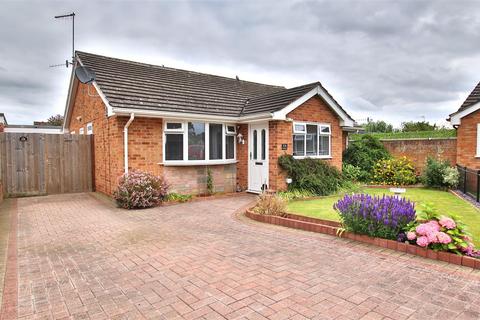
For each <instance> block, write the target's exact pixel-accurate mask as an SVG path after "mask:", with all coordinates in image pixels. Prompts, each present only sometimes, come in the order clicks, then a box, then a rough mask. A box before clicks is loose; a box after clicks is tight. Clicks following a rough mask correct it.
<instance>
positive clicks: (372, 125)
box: [365, 120, 393, 133]
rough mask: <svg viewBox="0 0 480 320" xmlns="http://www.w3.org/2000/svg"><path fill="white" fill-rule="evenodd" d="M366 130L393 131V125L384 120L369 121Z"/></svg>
mask: <svg viewBox="0 0 480 320" xmlns="http://www.w3.org/2000/svg"><path fill="white" fill-rule="evenodd" d="M365 131H366V132H383V133H386V132H393V126H392V125H391V124H389V123H386V122H385V121H383V120H379V121H369V122H368V123H367V124H366V125H365Z"/></svg>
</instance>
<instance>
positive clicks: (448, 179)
mask: <svg viewBox="0 0 480 320" xmlns="http://www.w3.org/2000/svg"><path fill="white" fill-rule="evenodd" d="M459 180H460V173H459V172H458V170H457V168H455V167H448V168H445V169H444V170H443V184H444V185H445V186H446V187H447V188H452V189H454V188H456V187H458V183H459Z"/></svg>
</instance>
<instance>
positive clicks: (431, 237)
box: [406, 208, 480, 257]
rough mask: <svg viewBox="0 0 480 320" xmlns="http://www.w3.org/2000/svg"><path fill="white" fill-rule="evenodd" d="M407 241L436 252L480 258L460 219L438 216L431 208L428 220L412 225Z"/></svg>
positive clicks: (408, 230)
mask: <svg viewBox="0 0 480 320" xmlns="http://www.w3.org/2000/svg"><path fill="white" fill-rule="evenodd" d="M406 240H407V241H408V242H409V243H411V244H417V245H419V246H420V247H424V248H430V249H433V250H436V251H449V252H453V253H456V254H464V255H468V256H472V257H480V252H479V251H478V250H476V249H475V246H474V244H473V242H472V238H471V237H470V235H469V234H468V232H467V231H466V229H465V226H464V225H463V223H462V222H461V221H460V220H459V219H457V218H452V217H447V216H442V215H438V214H437V213H436V212H435V211H434V210H432V209H430V208H428V214H427V219H426V220H423V221H416V222H414V223H411V224H410V227H409V228H408V229H407V232H406Z"/></svg>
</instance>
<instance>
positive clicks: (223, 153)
mask: <svg viewBox="0 0 480 320" xmlns="http://www.w3.org/2000/svg"><path fill="white" fill-rule="evenodd" d="M235 140H236V128H235V125H230V124H223V123H213V122H212V123H209V122H203V121H175V120H171V121H170V120H168V121H166V122H165V126H164V162H165V163H166V164H168V163H169V162H172V163H173V162H174V163H175V165H177V164H178V165H182V164H195V163H207V164H208V163H222V161H227V160H228V161H232V160H235V148H236V141H235Z"/></svg>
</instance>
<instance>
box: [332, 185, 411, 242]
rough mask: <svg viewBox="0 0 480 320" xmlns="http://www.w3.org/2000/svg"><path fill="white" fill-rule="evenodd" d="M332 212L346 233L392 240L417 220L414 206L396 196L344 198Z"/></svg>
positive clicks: (354, 196)
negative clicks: (338, 215) (336, 213)
mask: <svg viewBox="0 0 480 320" xmlns="http://www.w3.org/2000/svg"><path fill="white" fill-rule="evenodd" d="M333 208H334V209H335V210H337V211H338V213H339V214H340V218H341V220H342V223H343V226H344V227H345V228H346V229H347V230H349V231H353V232H356V233H361V234H367V235H370V236H372V237H381V238H386V239H392V240H396V239H397V236H398V235H399V233H400V232H402V231H403V230H404V229H405V228H406V226H407V224H408V223H410V222H412V221H414V220H415V218H416V214H415V205H414V203H413V202H411V201H410V200H407V199H405V198H400V197H396V196H386V195H384V196H383V197H379V196H370V195H368V194H354V195H345V196H344V197H343V199H340V200H339V201H338V202H337V203H336V204H335V205H334V206H333Z"/></svg>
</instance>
